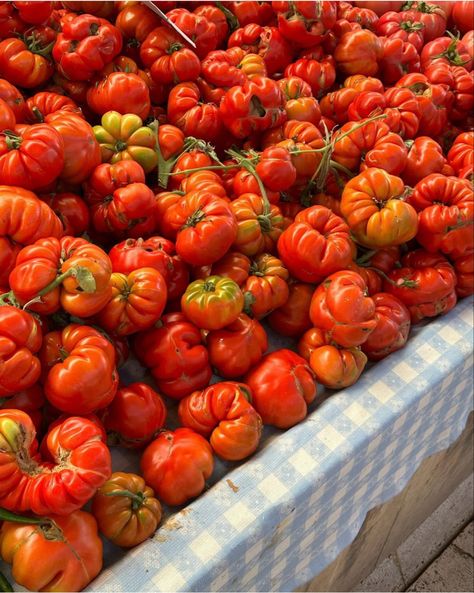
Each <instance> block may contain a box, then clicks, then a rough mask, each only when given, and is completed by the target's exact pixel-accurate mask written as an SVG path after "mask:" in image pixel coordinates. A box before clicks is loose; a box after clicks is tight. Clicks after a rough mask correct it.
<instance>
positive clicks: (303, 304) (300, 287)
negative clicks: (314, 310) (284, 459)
mask: <svg viewBox="0 0 474 593" xmlns="http://www.w3.org/2000/svg"><path fill="white" fill-rule="evenodd" d="M288 287H289V290H290V294H289V296H288V300H287V301H286V303H285V304H284V305H282V306H281V307H278V309H275V310H274V311H273V312H272V313H270V315H269V317H268V323H269V324H270V327H271V328H272V329H273V330H275V331H276V332H278V333H279V334H281V335H283V336H290V337H292V338H297V337H299V336H300V335H301V334H302V333H303V332H305V331H306V330H307V329H309V328H310V327H311V320H310V318H309V306H310V303H311V297H312V296H313V292H314V286H312V285H311V284H305V283H303V282H290V283H289V284H288Z"/></svg>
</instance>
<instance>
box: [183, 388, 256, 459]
mask: <svg viewBox="0 0 474 593" xmlns="http://www.w3.org/2000/svg"><path fill="white" fill-rule="evenodd" d="M251 403H252V396H251V392H250V388H249V387H248V386H247V385H245V384H243V383H233V382H232V381H222V382H221V383H217V384H215V385H210V386H209V387H207V388H206V389H204V391H195V392H194V393H192V394H191V395H189V396H188V397H186V398H184V399H182V400H181V401H180V402H179V408H178V414H179V420H180V422H181V424H182V425H183V426H186V427H187V428H191V429H192V430H194V431H196V432H197V433H198V434H201V435H202V436H204V437H207V438H209V439H210V443H211V447H212V448H213V450H214V452H215V453H216V454H217V455H219V457H221V458H222V459H226V460H228V461H240V460H241V459H245V458H246V457H248V456H249V455H251V454H252V453H254V452H255V450H256V449H257V447H258V444H259V441H260V437H261V434H262V419H261V418H260V416H259V415H258V414H257V412H256V411H255V408H253V407H252V405H251Z"/></svg>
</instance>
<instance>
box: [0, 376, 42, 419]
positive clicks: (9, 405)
mask: <svg viewBox="0 0 474 593" xmlns="http://www.w3.org/2000/svg"><path fill="white" fill-rule="evenodd" d="M44 403H45V399H44V395H43V390H42V389H41V387H40V386H39V384H38V383H34V384H33V385H32V386H31V387H27V388H26V389H23V390H21V391H18V392H17V393H14V394H13V395H10V396H8V397H2V398H1V399H0V410H2V409H3V410H12V409H13V410H21V411H22V412H26V413H27V414H28V416H29V417H30V418H31V421H32V422H33V424H34V426H35V429H36V430H37V431H39V430H41V425H42V423H43V406H44Z"/></svg>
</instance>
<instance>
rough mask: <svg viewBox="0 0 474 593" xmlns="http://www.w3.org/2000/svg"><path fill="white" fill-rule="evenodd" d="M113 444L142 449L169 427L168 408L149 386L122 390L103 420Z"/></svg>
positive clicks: (142, 384)
mask: <svg viewBox="0 0 474 593" xmlns="http://www.w3.org/2000/svg"><path fill="white" fill-rule="evenodd" d="M102 420H103V422H104V426H105V428H106V430H107V432H108V433H112V434H111V435H109V437H111V441H112V442H114V440H118V442H119V443H120V444H121V445H122V446H124V447H132V448H140V447H142V446H143V445H146V444H147V443H149V442H150V441H151V440H152V439H154V438H155V436H156V435H157V434H158V432H159V431H160V430H161V429H162V428H163V426H164V425H165V420H166V405H165V403H164V401H163V399H162V398H161V396H160V395H159V394H158V393H157V392H156V391H154V390H153V389H152V388H151V387H150V386H149V385H147V384H146V383H139V382H137V383H131V384H129V385H127V386H122V387H119V389H118V390H117V393H116V394H115V397H114V399H113V401H112V403H111V404H110V405H109V406H108V407H107V408H106V410H105V412H104V415H103V417H102Z"/></svg>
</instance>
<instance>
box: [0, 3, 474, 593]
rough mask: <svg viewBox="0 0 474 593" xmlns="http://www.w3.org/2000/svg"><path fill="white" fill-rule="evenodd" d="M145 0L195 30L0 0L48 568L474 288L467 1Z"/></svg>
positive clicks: (123, 10)
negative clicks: (126, 460) (134, 464)
mask: <svg viewBox="0 0 474 593" xmlns="http://www.w3.org/2000/svg"><path fill="white" fill-rule="evenodd" d="M155 4H156V5H157V6H159V7H160V8H161V9H162V10H163V11H165V12H166V14H167V16H168V18H169V19H170V20H171V21H172V22H173V23H175V25H177V26H178V27H179V28H180V29H181V30H182V31H183V32H184V33H185V34H186V35H187V36H188V37H189V38H191V39H192V40H193V41H194V44H195V47H192V46H191V45H188V44H187V43H186V42H185V41H183V39H182V38H181V37H180V35H178V34H177V33H176V32H175V31H174V30H173V29H171V28H170V27H169V26H168V25H167V24H166V23H165V22H164V21H162V20H160V18H159V17H158V16H156V15H155V14H154V12H152V11H151V10H150V9H149V8H148V7H147V6H145V5H143V4H141V3H140V2H133V1H118V2H112V1H104V2H80V1H63V2H49V1H37V2H29V1H14V2H0V183H1V185H0V507H1V509H0V520H3V523H2V526H1V529H0V556H1V558H2V559H3V560H4V561H5V562H6V563H7V564H11V565H12V576H13V578H14V579H15V581H16V582H17V583H19V584H20V585H23V586H25V587H27V588H29V589H31V590H42V591H79V590H81V589H82V588H83V587H85V586H86V585H87V584H88V583H89V582H90V581H91V580H92V579H93V578H94V577H95V576H96V575H97V574H98V573H99V572H100V570H101V567H102V540H101V538H100V536H99V532H100V533H101V534H102V535H103V536H105V537H106V538H108V539H109V540H110V541H111V542H113V543H114V544H116V545H118V546H123V547H132V546H135V545H137V544H138V543H140V542H142V541H144V540H145V539H146V538H148V537H150V536H151V535H152V534H153V533H154V531H155V530H156V528H157V527H158V525H159V523H160V520H161V515H162V507H161V503H164V504H166V505H170V506H178V505H183V504H186V503H187V502H188V501H189V500H191V499H193V498H194V497H196V496H198V495H199V494H200V493H201V492H202V491H203V490H204V488H205V485H206V480H208V479H209V478H210V476H211V475H212V473H213V468H214V459H215V456H218V457H219V458H221V459H224V460H227V461H234V462H238V461H241V460H243V459H246V458H247V457H249V456H250V455H251V454H252V453H254V452H255V450H256V449H257V448H258V446H259V443H260V439H261V435H262V427H263V425H272V426H275V427H277V428H280V429H286V428H290V427H291V426H294V425H295V424H296V423H298V422H300V421H302V420H303V419H304V418H305V417H306V415H307V412H308V406H309V404H311V403H312V402H313V401H314V400H315V399H316V397H317V383H319V384H320V385H323V386H325V387H326V388H329V389H341V388H344V387H348V386H350V385H352V384H354V383H355V382H356V381H357V379H358V378H359V376H360V375H361V373H362V372H363V370H364V368H365V366H366V364H367V362H368V361H369V360H370V361H378V360H380V359H382V358H384V357H386V356H388V355H389V354H390V353H392V352H394V351H396V350H399V349H400V348H402V347H403V346H404V345H405V343H406V341H407V339H408V336H409V331H410V327H411V325H412V324H416V323H419V322H420V321H422V320H426V319H429V318H433V317H436V316H438V315H442V314H444V313H446V312H448V311H449V310H451V309H452V308H453V307H454V306H455V304H456V302H457V300H458V299H459V298H461V297H465V296H468V295H471V294H472V293H473V292H474V235H473V222H474V200H473V186H472V182H473V178H474V158H473V155H474V132H473V131H472V129H473V123H474V120H473V117H472V109H473V97H474V78H473V75H474V74H473V71H472V66H473V57H474V55H473V54H474V32H473V30H472V29H473V26H472V19H473V3H472V1H468V2H439V3H435V4H430V3H427V2H422V1H420V2H416V1H415V2H412V1H409V2H406V3H403V2H401V1H393V2H362V1H360V2H359V1H356V2H353V3H351V2H333V1H327V0H322V1H316V0H315V1H305V2H303V1H298V0H295V1H292V2H288V1H273V2H256V1H246V2H231V1H222V2H212V1H207V2H206V1H204V2H190V1H189V2H173V1H157V2H155ZM270 328H271V330H270ZM270 331H273V332H276V334H279V335H281V336H285V337H287V338H290V339H293V340H294V346H295V347H294V349H292V350H290V349H279V350H276V351H273V352H270V353H268V350H269V332H270ZM127 361H132V362H133V364H135V365H136V364H140V365H141V368H142V369H143V372H144V373H145V369H146V373H148V376H149V380H147V382H146V383H145V382H135V383H131V384H125V383H124V382H121V379H120V367H122V366H123V365H127V364H129V363H128V362H127ZM137 361H138V362H137ZM125 368H127V367H126V366H125ZM122 374H123V373H122ZM213 375H216V376H217V377H218V378H219V382H213V384H211V385H210V383H211V379H212V377H213ZM123 376H124V377H125V375H123ZM178 402H179V403H178ZM171 409H173V410H175V409H177V416H178V418H179V425H180V427H179V428H177V429H175V430H171V429H170V424H169V419H168V420H167V413H168V412H169V411H170V410H171ZM175 411H176V410H175ZM168 418H169V414H168ZM112 446H114V447H126V448H129V449H131V450H133V452H132V455H135V456H136V457H137V460H139V464H140V468H141V476H140V475H136V474H131V473H126V472H123V471H120V470H121V469H123V468H120V467H115V466H114V467H113V465H112V461H111V454H110V447H112ZM112 472H113V473H112ZM83 507H85V508H83ZM8 587H9V585H8V582H7V581H6V579H5V578H4V577H3V576H2V575H1V573H0V590H8Z"/></svg>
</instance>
